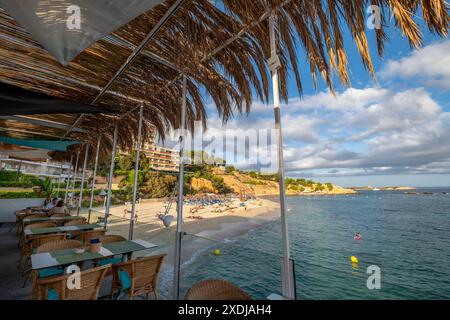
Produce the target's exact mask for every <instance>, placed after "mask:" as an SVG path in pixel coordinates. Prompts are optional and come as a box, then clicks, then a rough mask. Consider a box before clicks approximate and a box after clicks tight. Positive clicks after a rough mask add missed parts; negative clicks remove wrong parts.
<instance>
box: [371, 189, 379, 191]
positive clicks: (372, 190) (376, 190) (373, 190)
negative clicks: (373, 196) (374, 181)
mask: <svg viewBox="0 0 450 320" xmlns="http://www.w3.org/2000/svg"><path fill="white" fill-rule="evenodd" d="M372 191H380V189H379V188H373V189H372Z"/></svg>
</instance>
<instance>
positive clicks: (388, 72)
mask: <svg viewBox="0 0 450 320" xmlns="http://www.w3.org/2000/svg"><path fill="white" fill-rule="evenodd" d="M449 52H450V40H445V41H442V42H439V43H435V44H431V45H429V46H426V47H424V48H422V49H419V50H416V51H414V52H413V53H412V54H411V55H409V56H407V57H404V58H402V59H400V60H391V61H388V62H387V63H386V65H385V66H384V68H383V69H382V70H381V72H380V76H381V77H382V78H384V79H390V78H395V77H399V78H402V79H414V80H415V81H419V80H420V81H424V83H426V84H429V85H432V86H435V85H436V86H440V87H442V88H449V87H450V54H449Z"/></svg>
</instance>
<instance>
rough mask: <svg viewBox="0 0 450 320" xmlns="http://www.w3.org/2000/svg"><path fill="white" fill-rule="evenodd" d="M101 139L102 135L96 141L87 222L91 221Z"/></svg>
mask: <svg viewBox="0 0 450 320" xmlns="http://www.w3.org/2000/svg"><path fill="white" fill-rule="evenodd" d="M101 139H102V137H101V136H99V137H98V141H97V151H96V153H95V163H94V173H93V177H92V186H91V199H90V200H89V212H88V223H90V222H91V213H92V203H93V202H94V191H95V179H96V178H97V165H98V155H99V153H100V142H101Z"/></svg>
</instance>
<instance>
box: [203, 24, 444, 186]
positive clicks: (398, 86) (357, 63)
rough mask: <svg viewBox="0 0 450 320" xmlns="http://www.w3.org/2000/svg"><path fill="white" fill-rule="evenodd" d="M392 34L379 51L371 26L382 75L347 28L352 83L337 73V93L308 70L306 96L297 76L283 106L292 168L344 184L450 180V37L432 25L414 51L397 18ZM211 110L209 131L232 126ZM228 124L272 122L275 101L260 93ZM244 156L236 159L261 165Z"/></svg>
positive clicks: (287, 160) (297, 172)
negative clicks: (365, 60)
mask: <svg viewBox="0 0 450 320" xmlns="http://www.w3.org/2000/svg"><path fill="white" fill-rule="evenodd" d="M388 34H389V38H390V41H389V42H387V43H386V46H385V52H384V57H383V59H380V58H379V57H378V55H377V50H376V46H375V37H374V33H373V34H372V32H371V31H370V30H368V36H369V40H370V44H371V52H372V57H373V63H374V67H375V70H376V75H377V81H374V80H373V79H372V77H371V76H370V75H369V73H368V72H367V71H366V70H365V69H364V67H363V65H362V62H361V58H360V56H359V54H358V52H357V50H356V46H355V45H354V42H353V40H352V39H351V37H350V36H349V35H348V34H347V35H346V37H345V45H346V48H347V53H348V58H349V62H350V71H351V73H350V80H351V83H352V89H347V88H342V87H339V84H338V81H337V79H336V81H335V82H336V86H337V91H338V92H337V96H336V97H334V96H333V95H331V94H330V93H329V92H328V90H327V88H326V86H325V85H324V83H323V82H319V87H318V89H317V90H314V88H313V86H312V81H311V78H310V74H309V72H308V71H305V72H304V73H303V74H302V81H303V86H304V92H303V96H301V97H300V96H299V94H298V91H297V89H296V84H295V81H294V77H293V75H291V76H290V81H289V92H290V98H289V103H288V104H287V105H283V106H282V125H283V131H284V133H283V135H284V150H285V165H286V172H287V175H288V176H291V177H311V178H313V179H315V180H320V181H324V182H325V181H331V182H334V183H337V184H340V185H343V186H354V185H377V186H384V185H413V186H448V185H450V144H449V141H450V139H449V138H450V99H449V98H450V92H449V88H450V40H448V39H438V38H436V37H434V36H433V35H431V34H430V33H428V32H427V31H425V32H424V47H423V48H422V49H421V50H420V51H415V50H412V49H411V48H410V46H409V43H408V41H406V40H405V39H403V38H402V35H401V33H400V32H399V31H398V30H396V29H395V28H394V27H393V26H390V28H389V29H388ZM305 59H306V58H305V55H304V52H302V51H301V50H299V52H298V61H299V63H300V68H302V66H303V65H304V66H305V67H304V69H305V70H309V66H307V65H306V64H305V61H306V60H305ZM208 116H209V120H208V127H209V128H210V132H211V131H223V130H225V127H223V126H222V123H221V120H220V119H219V117H218V115H217V113H216V112H215V111H214V106H213V105H211V106H210V108H209V113H208ZM226 128H236V129H237V128H245V129H252V128H254V129H260V128H267V129H271V128H273V109H272V104H269V105H266V104H264V103H262V102H260V101H254V103H253V108H252V112H251V114H250V115H249V116H245V115H244V116H236V117H235V118H234V119H232V120H230V121H229V122H228V124H227V125H226ZM249 148H250V152H251V150H252V146H249ZM242 157H243V155H240V156H238V157H237V159H236V161H232V162H231V164H234V165H236V166H237V167H240V168H242V169H255V168H256V167H255V166H248V165H246V164H244V163H243V161H242ZM227 160H229V159H227ZM228 163H230V161H228Z"/></svg>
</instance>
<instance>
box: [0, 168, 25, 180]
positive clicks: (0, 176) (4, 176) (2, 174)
mask: <svg viewBox="0 0 450 320" xmlns="http://www.w3.org/2000/svg"><path fill="white" fill-rule="evenodd" d="M19 177H20V174H19ZM16 178H17V172H14V171H6V170H2V171H0V181H16Z"/></svg>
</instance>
